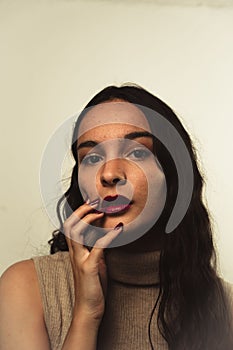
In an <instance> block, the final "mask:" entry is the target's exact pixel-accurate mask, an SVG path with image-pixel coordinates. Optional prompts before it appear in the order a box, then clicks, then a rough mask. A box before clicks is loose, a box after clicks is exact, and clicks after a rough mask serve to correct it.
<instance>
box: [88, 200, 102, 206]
mask: <svg viewBox="0 0 233 350" xmlns="http://www.w3.org/2000/svg"><path fill="white" fill-rule="evenodd" d="M99 201H100V200H99V199H98V198H97V199H95V200H94V201H92V202H91V203H89V205H90V206H94V205H96V204H98V203H99Z"/></svg>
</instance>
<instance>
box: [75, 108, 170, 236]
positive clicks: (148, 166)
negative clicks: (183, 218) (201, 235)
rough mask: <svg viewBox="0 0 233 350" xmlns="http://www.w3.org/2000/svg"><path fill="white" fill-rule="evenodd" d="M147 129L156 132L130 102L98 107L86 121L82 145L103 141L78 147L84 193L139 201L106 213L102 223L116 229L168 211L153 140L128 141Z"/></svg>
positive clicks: (81, 136)
mask: <svg viewBox="0 0 233 350" xmlns="http://www.w3.org/2000/svg"><path fill="white" fill-rule="evenodd" d="M93 121H94V122H93ZM112 123H114V124H112ZM92 124H93V127H91V125H92ZM144 131H150V129H149V125H148V122H147V120H146V118H145V116H144V115H143V113H142V112H141V111H140V110H139V109H138V108H137V107H135V106H134V105H132V104H130V103H126V102H108V103H104V104H102V105H98V106H96V107H94V108H93V109H91V111H89V112H88V113H87V114H86V116H85V117H84V119H83V120H82V122H81V125H80V129H79V135H78V146H79V145H80V144H82V143H84V142H86V141H94V142H96V143H98V145H97V146H96V147H89V146H88V147H84V148H81V149H80V150H79V151H78V159H79V186H80V189H81V192H82V194H83V195H84V196H85V197H86V198H87V197H88V198H90V199H91V200H93V199H95V198H96V196H98V197H99V198H100V200H102V199H104V198H105V197H106V196H114V195H116V194H121V195H124V196H126V197H128V198H130V199H132V201H133V203H132V206H131V207H130V209H129V210H127V211H126V212H123V213H119V214H118V215H114V216H112V215H105V216H104V217H103V218H102V219H101V220H100V221H99V222H98V226H101V227H103V228H113V227H114V226H115V225H117V224H118V223H119V222H120V221H121V222H123V223H124V226H125V227H127V231H128V232H131V231H132V230H135V228H136V227H138V226H142V225H143V224H148V223H150V222H153V220H154V218H155V217H158V216H159V215H160V213H161V211H162V209H163V206H164V203H165V198H166V182H165V176H164V173H163V172H162V170H161V168H160V167H159V165H158V161H157V159H156V157H155V156H154V154H153V153H152V152H153V140H152V138H151V137H145V136H144V137H138V138H135V139H134V140H125V139H124V137H125V135H127V134H130V133H133V132H144ZM135 150H136V151H135ZM90 156H91V158H88V157H90ZM86 159H87V162H86V163H85V161H86ZM119 180H120V182H119ZM122 180H123V181H122ZM121 181H122V182H121ZM116 183H118V185H116ZM140 214H142V215H140ZM126 225H127V226H126ZM151 226H152V225H151Z"/></svg>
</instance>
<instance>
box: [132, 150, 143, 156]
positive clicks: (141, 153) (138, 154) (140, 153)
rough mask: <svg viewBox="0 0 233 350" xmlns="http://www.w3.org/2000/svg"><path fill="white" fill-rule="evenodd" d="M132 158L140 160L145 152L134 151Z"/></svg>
mask: <svg viewBox="0 0 233 350" xmlns="http://www.w3.org/2000/svg"><path fill="white" fill-rule="evenodd" d="M134 156H135V158H141V157H143V156H145V151H142V150H135V151H134Z"/></svg>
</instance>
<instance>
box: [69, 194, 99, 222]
mask: <svg viewBox="0 0 233 350" xmlns="http://www.w3.org/2000/svg"><path fill="white" fill-rule="evenodd" d="M98 203H99V202H98V201H93V202H91V203H84V204H83V205H81V206H80V207H79V208H78V209H76V210H75V211H74V212H73V213H72V214H71V215H70V216H69V217H68V218H67V219H66V221H65V223H64V228H65V227H67V228H69V227H71V226H73V225H74V224H75V223H77V222H79V221H80V220H81V219H82V218H83V217H84V216H85V215H87V214H88V213H89V212H91V211H92V210H93V209H95V208H96V207H97V206H98Z"/></svg>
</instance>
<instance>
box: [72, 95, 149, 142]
mask: <svg viewBox="0 0 233 350" xmlns="http://www.w3.org/2000/svg"><path fill="white" fill-rule="evenodd" d="M115 129H118V131H120V129H121V130H122V132H123V133H125V134H126V133H129V132H132V131H136V130H145V131H149V132H150V127H149V123H148V121H147V119H146V117H145V115H144V114H143V112H142V111H141V110H140V109H139V108H138V107H136V106H135V105H133V104H132V103H129V102H122V101H121V102H116V101H112V102H106V103H101V104H99V105H97V106H95V107H93V108H92V109H90V110H89V111H88V112H87V113H86V115H85V116H84V118H83V120H82V121H81V123H80V126H79V130H78V138H80V137H81V136H82V135H84V134H85V135H86V134H87V133H88V134H89V133H91V134H92V133H93V132H96V131H97V130H98V131H99V132H101V133H103V134H104V133H106V132H107V133H108V134H109V133H110V132H111V133H114V130H115ZM109 136H110V135H109ZM118 137H120V135H119V136H118Z"/></svg>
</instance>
